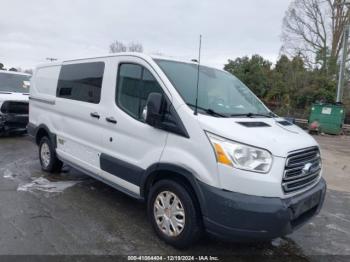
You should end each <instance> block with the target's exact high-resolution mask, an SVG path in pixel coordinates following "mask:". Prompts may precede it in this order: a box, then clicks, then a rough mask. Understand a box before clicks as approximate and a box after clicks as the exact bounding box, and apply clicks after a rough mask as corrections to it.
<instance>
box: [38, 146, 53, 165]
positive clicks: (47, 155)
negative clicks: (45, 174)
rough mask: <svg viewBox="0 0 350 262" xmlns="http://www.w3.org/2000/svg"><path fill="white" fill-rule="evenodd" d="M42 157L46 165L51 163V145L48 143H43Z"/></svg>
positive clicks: (42, 161)
mask: <svg viewBox="0 0 350 262" xmlns="http://www.w3.org/2000/svg"><path fill="white" fill-rule="evenodd" d="M40 158H41V163H42V165H43V166H44V167H48V166H49V164H50V159H51V153H50V148H49V145H48V144H46V143H44V144H42V145H41V149H40Z"/></svg>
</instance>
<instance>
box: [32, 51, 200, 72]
mask: <svg viewBox="0 0 350 262" xmlns="http://www.w3.org/2000/svg"><path fill="white" fill-rule="evenodd" d="M118 56H134V57H139V58H143V59H145V60H147V61H149V60H153V59H163V60H171V61H177V62H183V63H189V64H197V63H196V62H193V61H189V60H184V59H178V58H174V57H170V56H162V55H147V54H144V53H138V52H122V53H114V54H106V55H101V56H94V57H84V58H75V59H67V60H62V61H56V62H50V63H42V64H40V65H38V66H37V67H38V68H41V67H50V66H60V65H62V64H63V63H65V62H74V61H83V60H89V59H98V58H108V57H118Z"/></svg>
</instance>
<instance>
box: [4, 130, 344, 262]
mask: <svg viewBox="0 0 350 262" xmlns="http://www.w3.org/2000/svg"><path fill="white" fill-rule="evenodd" d="M339 139H342V140H339ZM317 140H318V141H319V142H320V144H321V148H322V153H323V155H324V157H326V159H324V165H325V171H324V177H325V178H326V180H327V182H328V192H327V196H326V200H325V204H324V208H323V209H322V211H321V213H320V214H319V215H318V216H317V217H316V218H314V219H313V220H312V221H310V223H308V224H307V225H305V226H304V227H302V228H301V229H299V230H298V231H296V232H295V233H293V234H292V235H289V236H287V237H284V238H279V239H276V240H273V241H272V242H271V243H251V244H247V243H245V244H237V243H227V242H222V241H218V240H216V239H212V238H210V237H206V236H204V237H203V238H202V239H201V240H200V241H199V243H198V244H196V245H195V246H193V247H192V248H190V249H188V250H185V251H179V250H176V249H174V248H172V247H170V246H168V245H166V244H165V243H163V242H162V241H161V240H159V239H158V237H157V236H156V235H155V234H154V232H153V230H152V228H151V225H150V223H149V222H148V219H147V215H146V208H145V205H144V204H143V203H140V202H138V201H136V200H133V199H131V198H130V197H128V196H126V195H124V194H122V193H120V192H118V191H116V190H115V189H113V188H111V187H109V186H107V185H105V184H103V183H101V182H99V181H96V180H94V179H92V178H90V177H88V176H86V175H84V174H82V173H79V172H78V171H76V170H73V169H71V168H69V167H66V166H65V167H64V171H63V172H62V174H59V175H47V174H45V173H43V172H42V171H41V169H40V164H39V161H38V153H37V147H36V145H34V144H33V143H32V142H31V140H30V139H29V138H28V137H26V136H19V137H2V138H0V256H3V257H4V256H5V255H35V256H38V255H51V256H52V255H54V256H58V255H61V256H62V255H67V256H69V255H81V256H82V257H94V258H98V257H99V256H105V257H104V258H105V260H104V261H107V260H106V259H107V258H118V256H121V255H122V256H128V255H132V256H134V255H150V256H155V255H164V256H168V255H170V256H180V255H183V256H185V255H191V256H192V255H195V256H210V255H211V256H213V257H214V258H215V257H216V258H219V259H222V260H227V259H228V260H230V258H233V257H235V258H236V260H235V261H246V260H247V261H248V260H249V261H251V260H252V258H256V259H257V261H262V260H264V259H266V260H269V259H271V258H275V259H277V260H279V259H282V258H283V260H284V261H295V260H299V261H320V260H323V261H349V260H350V188H349V185H350V171H349V170H350V169H349V168H350V167H349V166H348V165H349V164H350V138H349V137H345V138H339V137H317ZM106 256H107V257H106ZM109 256H111V257H109ZM61 258H62V257H61ZM119 258H120V257H119ZM122 258H127V257H122ZM202 258H203V259H205V258H207V259H208V258H209V257H202ZM129 259H130V257H129Z"/></svg>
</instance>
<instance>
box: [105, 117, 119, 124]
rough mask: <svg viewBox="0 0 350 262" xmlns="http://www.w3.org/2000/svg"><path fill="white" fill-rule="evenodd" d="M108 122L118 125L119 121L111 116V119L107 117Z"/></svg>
mask: <svg viewBox="0 0 350 262" xmlns="http://www.w3.org/2000/svg"><path fill="white" fill-rule="evenodd" d="M106 121H107V122H109V123H112V124H116V123H117V120H115V118H114V117H112V116H110V117H106Z"/></svg>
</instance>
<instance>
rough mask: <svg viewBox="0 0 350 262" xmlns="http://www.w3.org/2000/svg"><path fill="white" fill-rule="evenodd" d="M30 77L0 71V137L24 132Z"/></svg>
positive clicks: (26, 119) (26, 120) (26, 122)
mask: <svg viewBox="0 0 350 262" xmlns="http://www.w3.org/2000/svg"><path fill="white" fill-rule="evenodd" d="M30 77H31V76H30V75H28V74H23V73H17V72H10V71H3V70H0V135H1V134H8V133H10V132H25V131H26V128H27V124H28V107H29V102H28V101H29V83H30Z"/></svg>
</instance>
